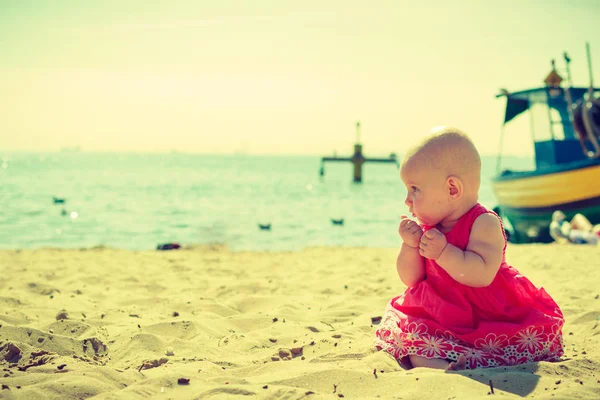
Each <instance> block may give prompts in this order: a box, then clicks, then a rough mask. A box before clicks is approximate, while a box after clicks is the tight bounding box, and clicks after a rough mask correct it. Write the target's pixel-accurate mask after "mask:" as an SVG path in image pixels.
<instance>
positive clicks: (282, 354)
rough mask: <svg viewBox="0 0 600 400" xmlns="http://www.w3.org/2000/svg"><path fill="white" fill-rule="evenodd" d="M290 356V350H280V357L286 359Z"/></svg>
mask: <svg viewBox="0 0 600 400" xmlns="http://www.w3.org/2000/svg"><path fill="white" fill-rule="evenodd" d="M289 356H290V351H289V350H288V349H279V357H281V358H286V357H289Z"/></svg>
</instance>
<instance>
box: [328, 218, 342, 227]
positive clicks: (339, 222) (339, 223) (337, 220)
mask: <svg viewBox="0 0 600 400" xmlns="http://www.w3.org/2000/svg"><path fill="white" fill-rule="evenodd" d="M331 223H332V224H334V225H344V218H340V219H333V218H332V219H331Z"/></svg>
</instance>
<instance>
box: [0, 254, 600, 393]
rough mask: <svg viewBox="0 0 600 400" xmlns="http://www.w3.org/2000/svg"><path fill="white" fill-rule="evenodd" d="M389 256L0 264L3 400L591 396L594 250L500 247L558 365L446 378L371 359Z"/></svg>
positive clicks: (596, 354) (598, 354)
mask: <svg viewBox="0 0 600 400" xmlns="http://www.w3.org/2000/svg"><path fill="white" fill-rule="evenodd" d="M396 254H397V250H396V249H373V248H309V249H306V250H304V251H301V252H272V253H271V252H233V251H229V250H228V249H226V248H225V247H222V246H202V247H193V248H183V249H180V250H173V251H128V250H115V249H107V248H94V249H82V250H59V249H41V250H10V251H9V250H6V251H0V270H1V271H2V277H1V278H0V367H1V368H2V371H1V374H0V382H1V383H2V390H1V391H0V398H6V399H83V398H92V397H93V398H97V399H113V398H127V399H142V398H164V399H186V398H190V399H191V398H202V399H204V398H208V399H211V398H221V399H227V398H242V397H250V398H270V399H279V398H282V399H283V398H285V399H299V398H328V399H332V398H382V399H386V398H389V399H428V400H431V399H479V398H490V397H489V396H496V397H501V398H504V399H511V398H522V397H525V396H526V397H531V398H537V399H598V398H600V345H599V344H600V343H599V341H600V335H599V334H600V326H599V325H600V279H599V278H598V276H599V275H598V272H597V271H596V269H597V267H596V265H597V263H598V261H597V260H598V259H600V248H598V247H593V246H583V245H580V246H577V245H559V244H550V245H541V244H540V245H509V250H508V255H507V257H508V261H509V263H510V264H512V265H514V266H515V267H517V268H518V269H519V270H520V271H521V272H522V273H523V274H525V275H526V276H528V277H529V278H530V279H531V280H532V281H533V282H534V283H535V284H536V285H538V286H543V287H545V288H546V290H547V291H548V292H549V293H550V294H551V295H552V296H553V297H554V298H555V300H556V301H557V302H558V304H559V305H560V306H561V308H562V310H563V312H564V314H565V317H566V325H565V328H564V332H563V333H564V339H565V356H564V357H563V361H561V362H558V363H544V362H543V363H536V364H526V365H522V366H516V367H508V368H505V367H502V368H495V369H481V370H474V371H461V372H451V373H446V372H443V371H437V370H428V369H412V370H406V369H404V368H402V366H400V365H399V364H398V363H397V362H396V360H395V359H393V358H392V357H391V356H390V355H388V354H385V353H383V352H378V351H376V350H375V349H374V348H373V337H374V331H375V329H376V323H377V317H380V316H381V315H382V313H383V310H384V308H385V305H386V303H387V302H388V301H389V299H390V298H391V297H393V296H394V295H396V294H398V293H400V292H402V291H403V290H404V286H403V285H402V283H401V282H400V280H399V279H398V277H397V275H396V271H395V258H396ZM594 260H595V261H594ZM490 382H491V385H492V386H493V393H492V388H491V386H490Z"/></svg>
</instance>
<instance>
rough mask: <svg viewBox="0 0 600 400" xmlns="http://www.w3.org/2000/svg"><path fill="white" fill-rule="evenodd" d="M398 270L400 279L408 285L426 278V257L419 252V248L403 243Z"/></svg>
mask: <svg viewBox="0 0 600 400" xmlns="http://www.w3.org/2000/svg"><path fill="white" fill-rule="evenodd" d="M396 270H397V271H398V275H399V276H400V280H401V281H402V282H403V283H404V284H405V285H406V286H408V287H413V286H415V285H416V284H417V283H419V282H421V281H422V280H423V279H425V259H424V258H423V257H422V256H421V255H420V254H419V248H418V247H411V246H409V245H407V244H405V243H403V244H402V248H401V249H400V253H399V254H398V258H397V259H396Z"/></svg>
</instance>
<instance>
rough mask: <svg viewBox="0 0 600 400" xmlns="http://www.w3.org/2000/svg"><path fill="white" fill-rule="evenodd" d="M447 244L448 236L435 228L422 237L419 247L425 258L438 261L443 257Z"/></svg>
mask: <svg viewBox="0 0 600 400" xmlns="http://www.w3.org/2000/svg"><path fill="white" fill-rule="evenodd" d="M447 244H448V241H447V240H446V236H444V234H443V233H442V232H440V231H438V230H437V229H435V228H434V229H430V230H428V231H427V232H425V234H424V235H423V236H421V244H420V245H419V247H420V248H421V250H420V251H419V253H420V254H421V255H422V256H423V257H425V258H429V259H430V260H436V259H437V258H439V256H441V255H442V252H443V251H444V249H445V248H446V245H447Z"/></svg>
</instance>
